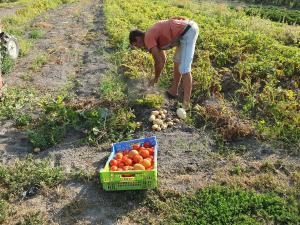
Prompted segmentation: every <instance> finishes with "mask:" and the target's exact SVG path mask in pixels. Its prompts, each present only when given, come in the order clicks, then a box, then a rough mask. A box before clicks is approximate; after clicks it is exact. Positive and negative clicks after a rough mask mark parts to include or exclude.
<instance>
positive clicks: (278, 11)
mask: <svg viewBox="0 0 300 225" xmlns="http://www.w3.org/2000/svg"><path fill="white" fill-rule="evenodd" d="M244 11H245V13H246V14H247V15H249V16H260V17H262V18H266V19H270V20H272V21H276V22H285V23H288V24H298V25H299V24H300V11H298V10H287V9H282V8H278V7H274V6H268V7H267V6H261V7H260V6H249V7H246V8H245V9H244Z"/></svg>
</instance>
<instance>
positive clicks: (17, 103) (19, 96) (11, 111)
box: [0, 88, 36, 125]
mask: <svg viewBox="0 0 300 225" xmlns="http://www.w3.org/2000/svg"><path fill="white" fill-rule="evenodd" d="M4 94H5V99H4V100H3V101H0V119H13V120H16V121H17V122H18V124H19V125H27V124H28V123H29V122H30V121H31V116H30V113H28V112H25V110H24V109H25V108H27V110H29V109H31V108H32V107H34V105H35V104H34V102H35V100H36V93H35V91H34V90H30V89H27V90H21V89H18V88H9V89H7V90H5V91H4Z"/></svg>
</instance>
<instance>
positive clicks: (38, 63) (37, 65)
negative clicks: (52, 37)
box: [29, 54, 48, 71]
mask: <svg viewBox="0 0 300 225" xmlns="http://www.w3.org/2000/svg"><path fill="white" fill-rule="evenodd" d="M47 61H48V56H47V55H44V54H43V55H39V56H37V57H36V59H35V60H34V61H33V62H32V64H31V66H30V67H29V69H31V70H33V71H38V70H40V69H41V68H42V67H43V66H44V65H45V64H46V63H47Z"/></svg>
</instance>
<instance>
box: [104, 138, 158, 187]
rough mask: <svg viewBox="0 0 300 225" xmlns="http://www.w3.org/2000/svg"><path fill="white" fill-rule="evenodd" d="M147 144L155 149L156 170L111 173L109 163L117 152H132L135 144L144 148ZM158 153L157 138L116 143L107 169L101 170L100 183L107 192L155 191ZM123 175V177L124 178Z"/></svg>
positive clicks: (107, 163)
mask: <svg viewBox="0 0 300 225" xmlns="http://www.w3.org/2000/svg"><path fill="white" fill-rule="evenodd" d="M145 142H150V143H151V145H152V146H153V147H154V169H153V170H145V171H134V170H130V171H114V172H111V171H109V167H110V166H109V162H110V160H111V159H113V158H114V156H115V154H116V152H118V151H125V150H131V149H132V147H131V146H132V145H133V144H140V145H141V146H143V144H144V143H145ZM157 152H158V145H157V141H156V137H155V136H154V137H147V138H142V139H135V140H130V141H123V142H118V143H114V144H113V146H112V152H111V154H110V156H109V158H108V160H107V162H106V164H105V167H104V168H103V169H101V170H100V181H101V183H102V186H103V189H104V190H106V191H120V190H142V189H154V188H156V187H157ZM122 175H123V176H122ZM124 175H132V176H131V177H124Z"/></svg>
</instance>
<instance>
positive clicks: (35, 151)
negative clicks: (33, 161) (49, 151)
mask: <svg viewBox="0 0 300 225" xmlns="http://www.w3.org/2000/svg"><path fill="white" fill-rule="evenodd" d="M40 151H41V149H40V148H34V149H33V152H34V153H39V152H40Z"/></svg>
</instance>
